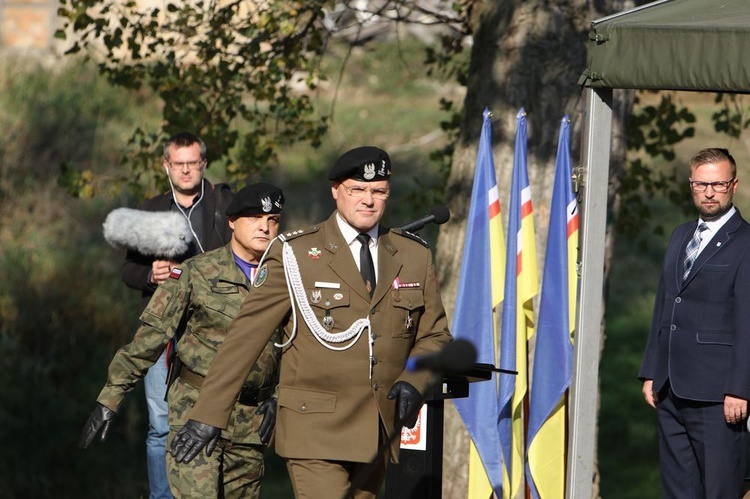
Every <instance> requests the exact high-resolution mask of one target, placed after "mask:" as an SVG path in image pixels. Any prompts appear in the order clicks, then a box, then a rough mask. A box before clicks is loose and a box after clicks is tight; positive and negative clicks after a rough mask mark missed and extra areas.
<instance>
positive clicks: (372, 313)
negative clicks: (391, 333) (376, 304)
mask: <svg viewBox="0 0 750 499" xmlns="http://www.w3.org/2000/svg"><path fill="white" fill-rule="evenodd" d="M377 311H378V310H377V309H376V308H371V309H370V315H375V312H377Z"/></svg>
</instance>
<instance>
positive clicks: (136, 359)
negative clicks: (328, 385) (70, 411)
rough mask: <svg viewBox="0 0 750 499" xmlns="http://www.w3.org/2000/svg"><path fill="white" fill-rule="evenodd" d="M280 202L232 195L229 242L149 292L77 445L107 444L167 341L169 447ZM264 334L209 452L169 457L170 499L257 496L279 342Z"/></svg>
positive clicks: (252, 191)
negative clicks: (187, 458)
mask: <svg viewBox="0 0 750 499" xmlns="http://www.w3.org/2000/svg"><path fill="white" fill-rule="evenodd" d="M283 203H284V196H283V194H282V192H281V190H280V189H279V188H278V187H275V186H273V185H270V184H262V183H261V184H252V185H249V186H247V187H245V188H244V189H242V190H240V191H239V192H238V193H237V195H236V196H235V198H234V199H233V200H232V202H231V203H230V204H229V206H228V207H227V209H226V215H227V216H228V217H229V226H230V228H231V229H233V233H232V236H231V240H230V242H229V244H227V245H226V246H224V247H222V248H219V249H217V250H214V251H210V252H208V253H204V254H202V255H199V256H196V257H194V258H191V259H189V260H187V261H185V262H184V263H183V264H182V265H181V266H180V267H176V268H175V269H173V270H172V272H171V274H170V277H169V278H168V279H167V281H166V282H164V283H163V284H162V285H161V286H159V287H158V288H157V290H156V292H155V293H154V296H153V297H152V298H151V300H150V302H149V304H148V306H147V307H146V309H145V310H144V312H143V314H142V315H141V317H140V320H141V326H140V328H139V329H138V331H137V332H136V334H135V337H134V338H133V341H132V342H131V343H130V344H128V345H126V346H124V347H123V348H121V349H120V350H119V351H118V352H117V353H116V354H115V356H114V358H113V359H112V362H111V363H110V365H109V373H108V376H107V383H106V385H105V386H104V388H103V389H102V391H101V393H100V394H99V397H98V398H97V407H96V408H95V410H94V412H93V413H92V414H91V416H90V417H89V420H88V421H87V423H86V425H85V427H84V429H83V432H82V434H81V442H80V445H81V446H82V447H84V448H85V447H88V445H89V444H90V443H91V441H92V440H93V439H94V437H95V436H96V435H97V433H99V432H100V431H101V439H102V440H104V439H105V438H106V436H107V431H108V430H109V426H110V423H111V421H112V419H113V418H114V416H115V413H116V411H117V409H118V407H119V405H120V403H121V402H122V401H123V399H124V398H125V396H126V395H127V394H128V393H129V392H131V391H132V390H133V389H134V388H135V384H136V382H137V381H138V380H140V379H141V378H143V376H144V375H145V373H146V371H147V370H148V368H149V367H151V366H152V365H153V364H154V362H156V360H157V359H158V358H159V356H160V355H161V354H162V352H163V351H164V350H165V347H166V346H167V345H168V344H169V343H170V341H171V340H172V339H173V338H176V339H177V342H176V345H177V346H176V354H177V358H176V360H175V361H173V362H172V364H171V366H172V373H173V374H174V376H170V380H173V383H172V384H171V386H170V388H169V391H168V402H169V425H170V428H171V433H170V434H169V438H168V440H170V439H171V438H172V437H173V435H174V432H175V431H177V430H179V429H180V428H182V426H183V425H184V424H185V421H186V420H187V417H186V414H187V413H188V412H189V411H190V409H192V407H193V405H194V404H195V401H196V400H197V399H198V395H199V393H200V391H201V385H202V384H203V378H204V376H205V375H206V373H207V372H208V370H209V366H210V365H211V363H212V362H213V360H214V357H215V355H216V351H217V350H218V348H219V346H220V345H221V343H222V341H224V338H225V336H226V333H227V328H228V326H229V323H230V322H231V320H232V319H233V318H234V317H235V316H236V315H237V313H238V312H239V310H240V306H241V305H242V302H243V300H244V298H245V295H247V293H248V290H249V289H251V285H250V283H251V282H252V280H253V278H254V276H255V273H256V271H257V266H258V262H259V261H260V259H261V257H262V256H263V253H264V252H265V251H266V249H267V248H268V245H269V243H270V242H271V240H273V239H274V238H275V237H276V235H277V234H278V230H279V221H280V216H281V215H280V214H281V210H282V207H283ZM272 336H273V334H272V335H270V336H266V337H265V339H264V342H263V343H264V345H263V347H262V348H261V349H260V351H259V352H258V354H259V355H257V356H256V360H255V361H254V362H253V364H252V365H251V366H248V367H249V368H248V370H246V371H245V378H244V379H243V380H241V382H240V383H239V386H238V390H237V392H236V393H235V397H234V398H233V399H232V401H231V402H230V407H229V412H228V413H227V416H228V420H227V424H226V425H225V429H224V430H223V431H222V432H221V436H220V438H219V439H218V442H217V446H218V450H217V452H216V453H214V454H213V455H212V456H210V457H209V456H200V457H199V458H198V459H195V460H194V461H192V462H190V463H189V464H186V463H180V462H176V461H175V460H174V459H172V458H171V455H169V456H168V457H167V467H168V479H169V485H170V488H171V490H172V493H173V494H174V495H175V497H178V498H179V497H195V498H206V497H227V498H230V497H235V498H239V497H242V498H257V497H259V496H260V479H261V477H262V476H263V451H264V448H265V447H264V445H263V444H266V443H268V441H269V440H270V438H271V435H272V433H273V428H274V422H275V413H276V398H275V389H276V383H277V381H278V367H279V356H280V351H279V349H278V348H277V347H275V346H274V343H275V342H276V341H278V339H279V337H278V336H276V337H272Z"/></svg>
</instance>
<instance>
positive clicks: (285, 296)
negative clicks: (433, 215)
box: [171, 147, 451, 499]
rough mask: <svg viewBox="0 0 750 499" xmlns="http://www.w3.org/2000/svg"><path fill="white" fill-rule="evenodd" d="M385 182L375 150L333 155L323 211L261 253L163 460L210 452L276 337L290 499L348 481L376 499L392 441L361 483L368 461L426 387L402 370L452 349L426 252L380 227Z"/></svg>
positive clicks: (331, 493)
mask: <svg viewBox="0 0 750 499" xmlns="http://www.w3.org/2000/svg"><path fill="white" fill-rule="evenodd" d="M390 176H391V161H390V158H389V157H388V154H387V153H386V152H385V151H383V150H381V149H379V148H376V147H359V148H356V149H353V150H350V151H348V152H346V153H345V154H343V155H342V156H341V157H340V158H339V159H338V160H337V161H336V162H335V164H334V165H333V167H332V168H331V171H330V174H329V179H330V180H331V194H332V196H333V199H334V200H335V202H336V211H335V212H334V213H333V214H332V215H331V217H330V218H329V219H328V220H327V221H325V222H323V223H321V224H319V225H314V226H312V227H310V228H308V229H305V230H296V231H291V232H287V233H285V234H282V235H280V236H279V237H278V239H277V240H276V241H274V242H273V243H271V246H270V247H269V250H268V252H267V255H266V256H265V257H264V259H263V260H262V262H261V266H260V268H259V269H258V274H257V276H256V278H255V282H254V283H253V286H254V289H253V290H252V292H251V293H249V294H248V297H247V299H246V300H245V302H244V303H243V304H242V308H241V309H240V312H239V315H238V316H237V318H236V319H235V320H234V321H233V322H232V324H231V325H230V327H229V334H228V336H227V338H226V340H225V342H224V344H223V345H222V348H221V349H220V351H219V353H218V355H217V357H216V360H215V362H214V364H213V366H212V367H211V369H210V370H209V373H208V375H207V377H206V381H205V383H204V385H203V390H202V392H201V396H200V398H199V399H198V402H197V403H196V405H195V407H194V408H193V410H192V411H191V412H190V413H189V414H188V417H189V418H190V419H189V420H188V422H187V423H186V425H185V426H184V428H183V429H182V430H181V431H180V432H179V433H178V435H176V436H175V438H174V439H173V441H172V444H171V452H172V453H173V456H174V459H176V460H177V461H189V460H190V459H192V458H194V457H195V456H196V455H198V454H199V453H200V450H201V449H202V448H203V447H204V446H206V451H207V452H210V451H212V450H213V447H214V443H215V441H216V440H215V439H216V437H217V436H218V435H219V434H220V429H224V428H226V426H227V424H228V421H229V420H230V415H231V409H232V406H233V401H234V399H235V398H236V397H237V393H238V392H239V390H240V388H241V386H242V383H243V380H244V379H245V378H246V377H247V373H248V372H250V370H251V369H252V366H253V365H254V364H255V362H256V359H257V358H258V356H259V355H261V352H263V350H264V349H265V346H266V344H267V341H268V339H269V338H270V337H271V336H272V335H273V334H274V331H275V330H276V328H277V327H278V326H279V325H282V326H283V328H284V329H283V342H282V343H281V344H280V346H281V348H282V349H283V350H282V356H281V375H280V381H279V389H278V395H279V399H278V414H277V420H276V440H275V445H276V452H277V453H278V454H279V455H280V456H281V457H283V458H284V459H285V461H286V465H287V469H288V471H289V474H290V477H291V480H292V485H293V488H294V492H295V495H296V497H298V498H312V499H320V498H339V497H343V496H344V495H345V494H346V493H347V492H348V490H349V488H350V486H351V484H352V482H354V483H355V484H357V485H358V486H357V487H355V488H356V490H354V491H353V495H354V496H355V497H370V498H374V497H376V496H377V494H378V492H379V491H380V487H381V484H382V481H383V478H384V476H385V469H386V464H387V460H388V458H389V457H390V458H391V459H394V460H395V459H396V458H397V456H398V442H397V441H395V440H397V439H395V438H394V439H393V440H392V441H391V442H393V443H392V444H391V447H390V449H389V452H386V453H384V454H383V455H384V458H383V459H381V460H379V462H375V463H373V465H374V466H373V467H372V468H374V472H370V471H372V468H371V467H370V466H369V464H368V463H369V461H371V460H372V459H373V458H374V457H375V456H376V455H378V451H379V449H381V448H382V447H383V446H384V445H386V444H387V443H388V442H389V440H388V439H389V437H390V436H391V435H395V434H396V433H398V432H400V428H401V426H407V427H412V426H413V425H414V423H415V422H416V412H417V410H418V407H419V406H421V403H422V397H421V395H420V392H419V390H423V389H424V386H425V384H426V382H427V379H428V377H429V375H428V374H426V373H413V372H408V371H407V370H406V369H405V364H406V360H407V358H409V357H410V356H418V355H423V354H426V353H428V352H433V351H437V350H439V349H440V348H441V347H442V346H443V345H444V344H445V343H447V342H448V341H450V339H451V335H450V332H449V330H448V322H447V320H446V315H445V311H444V309H443V304H442V300H441V298H440V292H439V290H438V286H437V279H436V276H435V269H434V266H433V261H432V253H431V251H430V250H429V248H427V247H426V246H425V244H424V242H423V241H421V239H419V238H417V237H416V236H413V235H411V234H408V233H405V232H402V231H400V230H399V229H391V228H388V227H384V226H382V225H380V223H379V222H380V219H381V217H382V216H383V212H384V211H385V208H386V204H387V201H388V195H389V192H390V190H389V188H390ZM389 454H390V456H389ZM365 468H367V469H366V470H364V469H365ZM363 470H364V471H366V472H367V473H364V475H365V476H367V479H366V480H364V481H363V482H362V481H361V480H360V479H359V477H361V476H363ZM360 482H362V483H360Z"/></svg>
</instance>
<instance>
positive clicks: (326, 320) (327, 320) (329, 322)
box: [323, 314, 334, 331]
mask: <svg viewBox="0 0 750 499" xmlns="http://www.w3.org/2000/svg"><path fill="white" fill-rule="evenodd" d="M333 324H334V321H333V317H331V316H330V315H327V314H326V316H325V317H323V327H324V328H326V331H330V330H331V329H333Z"/></svg>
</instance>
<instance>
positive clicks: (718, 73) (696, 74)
mask: <svg viewBox="0 0 750 499" xmlns="http://www.w3.org/2000/svg"><path fill="white" fill-rule="evenodd" d="M580 83H581V84H584V85H586V86H589V87H593V88H642V89H672V90H697V91H717V92H743V93H745V92H750V1H748V0H661V1H658V2H652V3H649V4H647V5H644V6H642V7H639V8H637V9H633V10H630V11H626V12H623V13H620V14H616V15H613V16H609V17H605V18H602V19H598V20H596V21H594V22H592V24H591V32H590V33H589V42H588V57H587V64H586V70H585V71H584V73H583V74H582V75H581V80H580Z"/></svg>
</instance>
